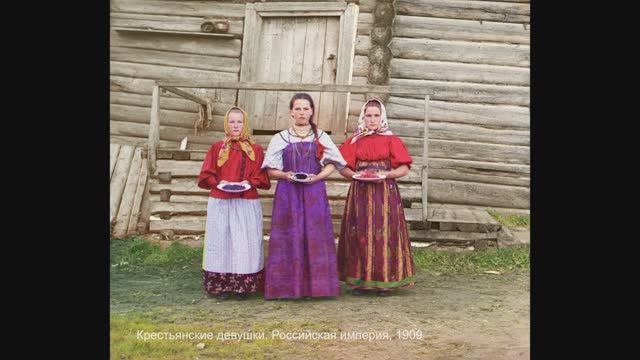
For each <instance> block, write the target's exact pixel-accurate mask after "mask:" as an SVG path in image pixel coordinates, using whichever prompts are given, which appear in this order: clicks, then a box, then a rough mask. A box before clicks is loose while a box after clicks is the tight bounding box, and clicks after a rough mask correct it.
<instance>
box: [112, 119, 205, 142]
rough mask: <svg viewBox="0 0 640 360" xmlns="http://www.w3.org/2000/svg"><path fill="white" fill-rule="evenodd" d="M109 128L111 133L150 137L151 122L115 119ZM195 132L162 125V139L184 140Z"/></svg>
mask: <svg viewBox="0 0 640 360" xmlns="http://www.w3.org/2000/svg"><path fill="white" fill-rule="evenodd" d="M109 130H110V134H111V135H116V136H118V135H123V136H132V137H140V138H144V137H148V136H149V124H140V123H133V122H124V121H115V120H111V121H110V122H109ZM190 134H193V129H187V128H181V127H175V126H166V125H160V140H161V141H162V140H168V141H177V142H179V141H182V139H184V138H185V136H188V135H190Z"/></svg>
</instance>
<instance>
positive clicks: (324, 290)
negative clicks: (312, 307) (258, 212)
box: [262, 93, 346, 299]
mask: <svg viewBox="0 0 640 360" xmlns="http://www.w3.org/2000/svg"><path fill="white" fill-rule="evenodd" d="M289 113H290V115H291V118H292V124H291V126H290V127H289V128H288V129H286V130H283V131H281V132H279V133H278V134H276V135H274V136H273V138H272V139H271V142H270V143H269V147H268V148H267V153H266V155H265V159H264V162H263V164H262V168H263V169H265V168H266V169H267V170H268V173H269V176H270V177H271V178H274V179H277V180H278V183H277V187H276V191H275V194H274V199H273V214H272V217H271V219H272V222H271V235H270V240H269V253H268V258H267V263H266V267H265V288H264V296H265V298H266V299H297V298H302V297H332V296H338V295H339V294H340V285H339V282H338V270H337V260H336V247H335V242H334V238H333V226H332V223H331V211H330V207H329V200H328V198H327V191H326V187H325V182H324V179H325V178H326V177H327V176H329V175H330V174H331V173H332V172H333V171H334V170H335V169H338V170H341V169H342V168H344V166H345V165H346V161H345V160H344V159H343V158H342V155H341V154H340V151H339V150H338V148H337V147H336V145H335V144H334V143H333V141H332V140H331V137H330V136H329V135H328V134H327V133H325V132H324V131H322V130H320V129H318V128H317V125H316V124H315V123H314V122H313V118H314V115H315V105H314V102H313V98H312V97H311V96H310V95H309V94H306V93H298V94H295V95H294V96H293V97H292V98H291V101H290V102H289ZM300 173H304V174H306V175H307V176H306V178H305V176H304V175H301V174H300Z"/></svg>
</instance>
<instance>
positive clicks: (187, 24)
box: [109, 11, 244, 35]
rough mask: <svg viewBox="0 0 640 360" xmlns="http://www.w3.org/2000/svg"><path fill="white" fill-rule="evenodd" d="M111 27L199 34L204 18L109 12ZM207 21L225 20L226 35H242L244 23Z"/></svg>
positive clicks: (215, 18) (211, 18)
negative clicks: (227, 26) (226, 24)
mask: <svg viewBox="0 0 640 360" xmlns="http://www.w3.org/2000/svg"><path fill="white" fill-rule="evenodd" d="M109 15H110V16H109V17H110V20H111V27H124V28H138V29H151V30H169V31H191V32H201V31H202V30H201V29H200V25H201V24H202V23H203V22H204V20H205V18H204V17H202V16H166V15H155V14H138V13H126V12H115V11H114V12H111V13H110V14H109ZM207 20H209V21H217V20H226V21H228V22H229V30H228V31H227V32H226V33H227V34H233V35H242V32H243V31H244V21H243V20H240V19H237V20H227V19H226V18H225V16H217V17H208V18H207Z"/></svg>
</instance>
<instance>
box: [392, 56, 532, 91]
mask: <svg viewBox="0 0 640 360" xmlns="http://www.w3.org/2000/svg"><path fill="white" fill-rule="evenodd" d="M391 76H392V77H394V78H402V79H419V80H441V81H460V82H470V83H485V84H499V85H518V86H528V85H529V69H528V68H521V67H511V66H499V65H484V64H461V63H455V62H443V61H431V60H408V59H396V58H394V59H392V60H391Z"/></svg>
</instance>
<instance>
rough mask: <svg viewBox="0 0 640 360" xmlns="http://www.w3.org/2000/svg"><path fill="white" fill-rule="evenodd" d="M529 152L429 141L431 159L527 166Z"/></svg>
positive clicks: (524, 148)
mask: <svg viewBox="0 0 640 360" xmlns="http://www.w3.org/2000/svg"><path fill="white" fill-rule="evenodd" d="M415 151H416V152H418V153H419V152H420V151H422V146H420V147H417V146H416V150H415ZM529 152H530V148H529V147H528V146H516V145H498V144H484V143H475V142H463V141H451V140H436V139H433V140H429V156H431V157H432V158H445V159H459V160H472V161H486V162H497V163H507V164H529Z"/></svg>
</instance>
